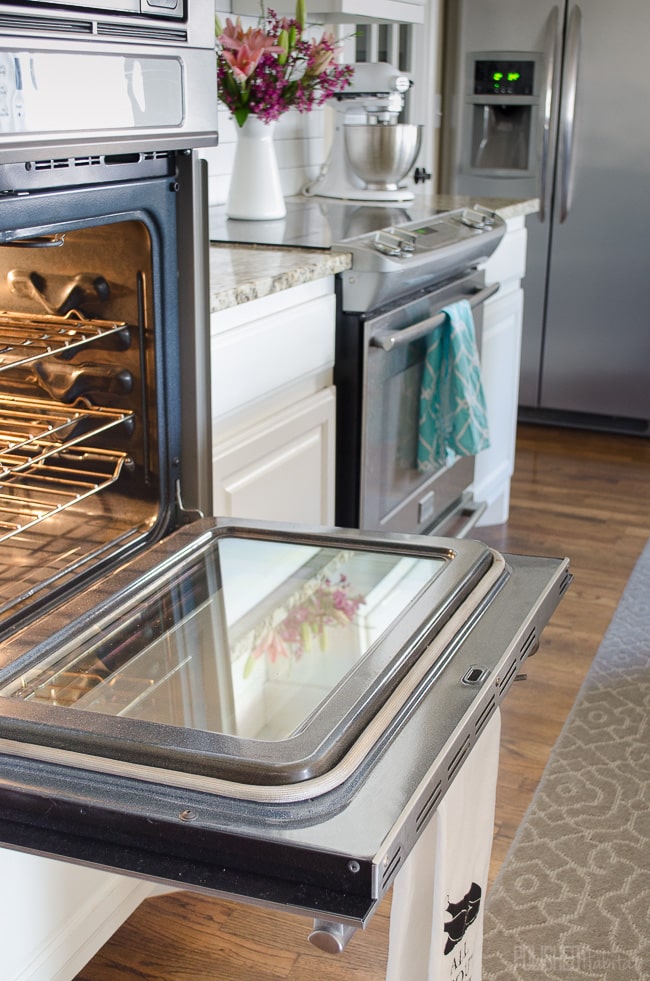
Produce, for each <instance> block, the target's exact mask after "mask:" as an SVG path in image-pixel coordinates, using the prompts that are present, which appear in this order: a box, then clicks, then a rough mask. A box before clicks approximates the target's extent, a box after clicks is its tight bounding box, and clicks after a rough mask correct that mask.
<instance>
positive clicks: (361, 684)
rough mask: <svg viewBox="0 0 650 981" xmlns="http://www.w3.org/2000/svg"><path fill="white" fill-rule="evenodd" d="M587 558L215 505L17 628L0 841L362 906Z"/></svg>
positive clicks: (1, 669) (7, 650)
mask: <svg viewBox="0 0 650 981" xmlns="http://www.w3.org/2000/svg"><path fill="white" fill-rule="evenodd" d="M570 580H571V574H570V572H569V568H568V561H567V560H566V559H541V558H533V557H522V556H502V555H500V554H499V553H497V552H495V551H493V550H491V549H490V548H488V547H487V546H485V545H483V544H481V543H480V542H474V541H459V540H453V539H436V538H428V537H427V538H425V537H419V536H409V535H397V534H392V535H388V534H382V535H380V534H370V533H364V532H357V531H341V530H323V529H309V528H301V527H297V526H281V525H272V524H265V525H259V524H257V523H253V522H244V521H231V520H229V519H218V518H215V519H204V520H201V521H198V522H196V523H194V524H192V525H189V526H187V527H185V528H182V529H180V530H179V531H177V532H174V533H173V534H172V535H170V536H168V537H167V538H166V539H164V540H163V541H161V542H159V543H158V544H156V545H154V546H153V547H151V548H150V549H149V550H148V551H147V552H145V553H143V554H140V555H139V556H138V557H136V558H134V559H132V560H131V561H129V562H128V563H127V564H125V565H124V566H123V567H122V568H121V569H119V570H117V571H114V572H113V573H112V574H110V575H108V576H106V577H105V578H104V579H103V580H102V581H101V582H99V583H97V584H95V585H93V586H92V587H91V588H89V589H87V590H85V591H83V592H82V593H80V594H78V595H77V596H76V597H75V598H74V599H72V600H69V601H68V602H66V603H65V604H63V605H62V606H60V607H59V608H58V609H56V610H55V611H54V612H52V613H50V614H49V615H48V616H47V617H46V618H44V619H43V620H41V621H37V622H36V623H32V624H31V625H30V627H29V628H28V629H27V628H26V629H25V630H23V631H17V632H16V633H15V634H14V635H13V636H12V637H11V638H9V639H8V640H7V641H6V642H5V643H4V644H3V645H2V646H1V647H0V842H1V843H2V844H3V845H6V846H8V847H10V848H17V849H20V850H24V851H28V852H33V853H36V854H39V855H48V856H54V857H59V858H62V859H65V860H70V861H72V862H78V863H82V864H87V865H91V866H98V867H101V868H104V869H112V870H116V871H120V872H123V873H126V874H129V875H134V876H140V877H144V878H147V879H150V880H152V881H158V882H161V883H171V884H173V885H174V886H179V885H181V886H183V887H186V888H190V889H192V888H195V889H200V890H204V891H210V892H214V893H216V894H221V895H228V896H230V897H233V898H237V899H241V900H243V901H249V902H253V903H257V904H265V905H270V906H276V907H280V908H283V909H286V910H292V911H296V912H298V911H299V912H303V913H304V912H307V913H309V914H311V915H314V916H316V917H318V918H319V919H321V920H325V921H328V920H329V921H335V922H336V923H338V924H344V925H348V926H351V927H355V926H360V925H363V924H364V923H365V922H366V921H367V919H368V918H369V917H370V916H371V914H372V912H373V911H374V909H375V907H376V906H377V904H378V902H379V900H380V899H381V897H382V896H383V894H384V893H385V892H386V890H387V889H388V888H389V886H390V885H391V884H392V882H393V880H394V877H395V875H396V874H397V873H398V871H399V869H400V868H401V867H402V865H403V863H404V860H405V859H406V856H407V855H408V853H409V851H410V850H411V848H412V847H413V845H414V844H415V842H416V841H417V839H418V838H419V836H420V834H421V833H422V831H423V830H424V827H425V826H426V824H427V822H428V820H429V818H430V816H431V814H432V813H434V811H435V809H436V807H437V805H438V803H439V802H440V801H441V800H442V798H443V797H444V794H445V792H446V790H447V788H448V787H449V786H450V784H451V782H452V781H453V779H454V777H455V776H456V774H457V773H458V772H459V770H460V768H461V767H462V765H463V762H464V761H465V759H466V758H467V757H468V755H469V754H470V753H471V752H472V750H473V748H474V746H475V744H476V742H477V740H478V739H479V737H480V734H481V732H482V731H483V729H484V728H485V726H486V724H487V723H488V721H489V719H490V718H491V716H492V715H493V714H494V713H495V712H496V710H497V708H498V706H499V704H500V702H501V700H502V699H503V697H504V695H505V694H506V692H507V690H508V688H509V686H510V684H511V683H512V681H513V680H514V678H515V676H516V675H517V674H518V673H519V671H520V668H521V665H522V663H523V661H524V660H525V659H526V658H527V657H528V656H529V655H530V654H532V653H533V652H534V651H535V650H536V648H537V644H538V640H539V637H540V634H541V631H542V629H543V628H544V626H545V624H546V623H547V621H548V619H549V617H550V616H551V615H552V613H553V611H554V609H555V607H556V605H557V604H558V602H559V600H560V598H561V597H562V595H563V593H564V591H565V589H566V588H567V586H568V584H569V582H570Z"/></svg>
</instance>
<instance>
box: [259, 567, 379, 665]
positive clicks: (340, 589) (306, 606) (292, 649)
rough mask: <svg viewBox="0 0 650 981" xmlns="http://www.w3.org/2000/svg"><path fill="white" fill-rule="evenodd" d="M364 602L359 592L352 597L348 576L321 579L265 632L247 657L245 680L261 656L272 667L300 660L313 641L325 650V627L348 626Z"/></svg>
mask: <svg viewBox="0 0 650 981" xmlns="http://www.w3.org/2000/svg"><path fill="white" fill-rule="evenodd" d="M363 603H365V600H364V598H363V596H362V595H361V594H360V593H358V594H354V595H353V594H351V592H350V581H349V580H348V578H347V576H344V575H343V574H342V573H341V575H340V576H339V578H338V580H337V581H336V582H334V583H333V582H332V581H331V579H324V580H323V581H322V582H321V583H319V584H318V586H317V587H316V589H315V590H314V591H313V592H312V593H310V595H309V596H307V597H306V598H305V599H303V600H302V601H301V602H300V603H297V604H296V605H295V606H293V607H292V608H291V609H290V610H289V612H288V613H287V615H286V616H285V617H284V619H283V620H281V622H280V623H279V624H277V625H276V626H270V627H269V628H268V629H267V630H265V631H264V633H263V635H262V637H261V638H260V640H259V641H258V643H257V644H256V645H255V647H254V648H253V649H252V651H251V652H250V654H249V655H248V658H247V660H246V664H245V666H244V677H247V676H248V675H249V674H250V672H251V671H252V669H253V665H254V663H255V661H257V660H259V658H261V657H264V656H266V657H268V659H269V661H270V662H271V663H272V664H273V663H275V662H276V661H277V660H278V658H280V657H282V658H295V659H296V660H299V659H300V658H301V657H302V656H303V654H305V653H306V652H307V651H310V650H311V647H312V643H313V641H314V640H315V639H316V640H317V641H318V644H319V646H320V649H321V650H323V651H324V650H326V649H327V628H328V627H336V626H340V627H347V626H348V625H349V624H350V623H351V622H352V621H353V620H354V617H355V615H356V612H357V610H358V609H359V607H360V606H361V605H362V604H363Z"/></svg>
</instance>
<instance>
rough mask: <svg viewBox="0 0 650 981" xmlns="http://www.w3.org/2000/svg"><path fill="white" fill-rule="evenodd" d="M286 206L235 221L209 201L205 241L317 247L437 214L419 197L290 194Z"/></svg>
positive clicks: (438, 212)
mask: <svg viewBox="0 0 650 981" xmlns="http://www.w3.org/2000/svg"><path fill="white" fill-rule="evenodd" d="M286 206H287V214H286V217H285V218H282V219H279V220H275V221H239V220H236V219H232V218H228V217H227V215H226V207H225V205H213V206H212V207H211V208H210V210H209V234H210V241H211V242H214V243H231V244H239V245H274V246H280V247H283V246H284V247H287V248H289V247H290V248H303V249H320V250H323V249H330V248H331V247H332V245H333V244H334V243H335V242H340V241H342V240H343V239H347V238H351V237H352V236H356V235H365V234H366V233H367V232H374V231H379V230H380V229H381V228H387V227H388V226H389V225H403V224H404V223H405V222H409V221H417V220H420V219H424V218H427V217H431V216H432V215H434V214H440V213H441V212H440V209H437V208H435V207H433V206H432V205H431V202H430V201H428V199H427V198H423V197H418V198H416V199H415V200H413V201H406V202H396V201H390V202H386V203H382V202H379V201H378V202H373V203H370V204H368V203H359V202H358V201H337V200H334V199H332V198H307V197H302V196H300V195H296V196H294V197H290V198H287V199H286Z"/></svg>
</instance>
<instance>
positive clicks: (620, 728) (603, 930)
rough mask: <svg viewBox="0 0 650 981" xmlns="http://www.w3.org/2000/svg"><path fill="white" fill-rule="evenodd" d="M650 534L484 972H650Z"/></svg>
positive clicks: (529, 831) (574, 975) (488, 940)
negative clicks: (649, 540)
mask: <svg viewBox="0 0 650 981" xmlns="http://www.w3.org/2000/svg"><path fill="white" fill-rule="evenodd" d="M649 719H650V542H649V543H648V544H647V545H646V547H645V549H644V551H643V553H642V555H641V557H640V559H639V561H638V563H637V565H636V567H635V569H634V571H633V573H632V576H631V577H630V580H629V582H628V584H627V586H626V588H625V591H624V593H623V596H622V597H621V601H620V603H619V605H618V608H617V610H616V613H615V614H614V617H613V619H612V622H611V623H610V625H609V627H608V629H607V632H606V634H605V636H604V638H603V641H602V643H601V645H600V648H599V650H598V653H597V654H596V657H595V659H594V661H593V664H592V666H591V668H590V669H589V673H588V674H587V677H586V678H585V681H584V683H583V685H582V687H581V689H580V692H579V693H578V697H577V699H576V702H575V705H574V706H573V709H572V710H571V713H570V715H569V717H568V719H567V721H566V723H565V726H564V728H563V730H562V732H561V734H560V736H559V738H558V740H557V743H556V744H555V746H554V748H553V752H552V754H551V757H550V759H549V762H548V764H547V767H546V769H545V771H544V774H543V776H542V779H541V781H540V784H539V787H538V789H537V792H536V794H535V797H534V798H533V801H532V803H531V805H530V807H529V809H528V811H527V813H526V816H525V817H524V820H523V822H522V824H521V827H520V828H519V831H518V833H517V836H516V838H515V840H514V842H513V844H512V846H511V848H510V851H509V853H508V855H507V857H506V860H505V862H504V865H503V868H502V869H501V871H500V873H499V875H498V877H497V879H496V881H495V883H494V886H493V888H492V890H491V892H490V894H489V896H488V900H487V908H486V914H485V932H484V953H483V981H524V979H525V981H528V979H537V978H540V979H541V978H544V979H545V981H595V979H598V981H636V979H638V981H646V979H649V978H650V725H649Z"/></svg>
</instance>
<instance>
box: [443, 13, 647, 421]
mask: <svg viewBox="0 0 650 981" xmlns="http://www.w3.org/2000/svg"><path fill="white" fill-rule="evenodd" d="M447 8H448V9H447V11H446V27H445V45H444V51H445V68H444V72H445V77H444V92H443V95H444V99H443V108H444V112H443V126H442V136H441V183H440V190H441V191H443V192H446V193H456V194H470V195H477V196H479V195H480V196H486V195H487V196H497V197H513V198H528V197H539V198H540V212H539V215H538V216H536V217H534V218H530V219H529V220H528V233H529V234H528V272H527V274H526V279H525V282H524V331H523V344H522V363H521V384H520V406H521V408H520V415H521V417H523V418H528V419H537V420H539V421H547V422H556V423H561V424H568V425H578V426H587V427H590V428H605V429H611V430H614V431H621V432H631V433H639V434H642V435H650V3H648V0H618V2H617V3H615V4H614V3H611V2H610V0H580V3H579V4H578V3H573V2H570V0H569V2H566V3H561V4H554V3H552V2H548V0H546V2H544V0H449V2H448V4H447Z"/></svg>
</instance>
